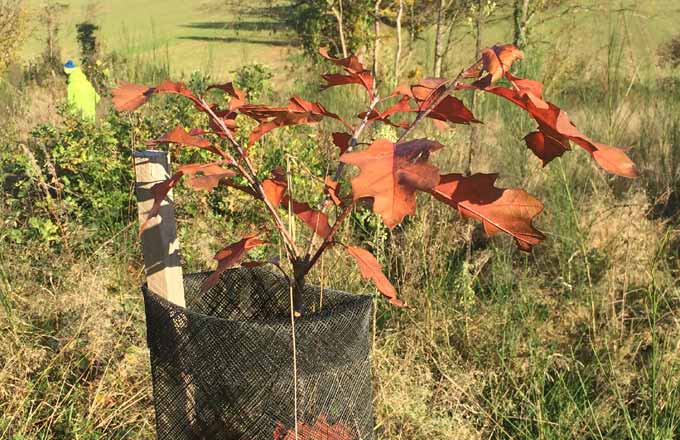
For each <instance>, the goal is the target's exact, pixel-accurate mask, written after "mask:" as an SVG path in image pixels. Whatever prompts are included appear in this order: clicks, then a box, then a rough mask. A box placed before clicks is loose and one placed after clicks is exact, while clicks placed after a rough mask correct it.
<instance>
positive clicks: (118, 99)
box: [111, 82, 155, 112]
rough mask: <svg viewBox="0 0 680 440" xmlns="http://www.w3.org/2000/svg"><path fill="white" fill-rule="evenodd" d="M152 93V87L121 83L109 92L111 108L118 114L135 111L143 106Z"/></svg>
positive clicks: (153, 90)
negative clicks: (111, 96) (111, 101)
mask: <svg viewBox="0 0 680 440" xmlns="http://www.w3.org/2000/svg"><path fill="white" fill-rule="evenodd" d="M154 92H155V89H154V88H153V87H147V86H143V85H139V84H133V83H129V82H121V83H120V84H119V85H118V87H116V88H115V89H113V90H112V91H111V93H112V94H113V106H114V107H115V109H116V110H117V111H119V112H122V111H132V110H135V109H137V108H139V107H141V106H142V105H143V104H145V103H146V102H147V101H148V100H149V98H151V95H153V94H154Z"/></svg>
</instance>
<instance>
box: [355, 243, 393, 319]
mask: <svg viewBox="0 0 680 440" xmlns="http://www.w3.org/2000/svg"><path fill="white" fill-rule="evenodd" d="M344 248H345V250H346V251H347V253H348V254H350V255H351V256H352V258H354V261H356V263H357V265H358V266H359V270H360V271H361V275H362V276H363V277H364V278H366V279H368V280H371V281H372V282H373V284H374V285H375V287H376V288H377V289H378V291H379V292H380V293H381V294H383V295H384V296H385V297H386V298H388V299H389V300H390V303H391V304H393V305H395V306H397V307H406V303H405V302H403V301H402V300H400V299H399V298H397V291H396V289H395V288H394V286H393V285H392V283H391V282H390V280H388V279H387V277H386V276H385V274H383V273H382V269H381V268H380V263H378V260H376V258H375V257H374V256H373V254H371V253H370V252H368V251H367V250H366V249H362V248H359V247H355V246H344Z"/></svg>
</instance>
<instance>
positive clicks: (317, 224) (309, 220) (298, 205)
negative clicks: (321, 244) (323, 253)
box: [281, 196, 331, 238]
mask: <svg viewBox="0 0 680 440" xmlns="http://www.w3.org/2000/svg"><path fill="white" fill-rule="evenodd" d="M281 203H282V204H283V205H282V206H283V207H284V208H286V207H290V210H291V211H292V212H293V214H294V215H295V216H296V217H297V218H299V219H300V220H301V221H302V223H304V224H305V225H306V226H307V227H308V228H309V229H311V230H312V232H314V233H315V234H317V235H318V236H319V237H321V238H326V237H328V235H329V234H330V233H331V226H330V223H329V222H328V216H327V215H326V214H325V213H323V212H321V211H317V210H316V209H314V208H312V207H311V206H309V204H308V203H305V202H298V201H296V200H292V199H290V198H289V197H288V196H284V197H283V199H282V200H281Z"/></svg>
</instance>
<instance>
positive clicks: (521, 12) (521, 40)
mask: <svg viewBox="0 0 680 440" xmlns="http://www.w3.org/2000/svg"><path fill="white" fill-rule="evenodd" d="M513 18H514V20H515V37H514V41H513V43H514V45H515V46H517V47H519V48H520V49H521V48H523V47H525V46H526V45H527V21H528V18H529V0H515V6H514V11H513Z"/></svg>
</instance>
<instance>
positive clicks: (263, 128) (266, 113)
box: [238, 96, 352, 146]
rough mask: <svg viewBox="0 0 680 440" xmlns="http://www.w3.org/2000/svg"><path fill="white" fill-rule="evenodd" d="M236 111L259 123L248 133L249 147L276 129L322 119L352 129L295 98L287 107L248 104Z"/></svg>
mask: <svg viewBox="0 0 680 440" xmlns="http://www.w3.org/2000/svg"><path fill="white" fill-rule="evenodd" d="M238 111H239V112H240V113H243V114H245V115H247V116H249V117H251V118H253V119H255V120H256V121H258V122H259V123H260V124H259V125H258V126H256V127H255V128H254V129H253V131H252V132H251V133H250V138H249V139H248V145H249V146H251V145H253V144H254V143H255V142H257V141H258V140H259V139H260V138H261V137H262V136H264V135H265V134H267V133H269V132H270V131H272V130H274V129H276V128H279V127H287V126H291V125H300V124H309V123H313V122H319V121H321V120H322V119H323V118H324V117H327V118H332V119H337V120H338V121H340V122H342V123H343V124H344V125H345V126H346V127H348V128H350V129H351V128H352V127H351V125H349V124H348V123H347V122H345V121H344V120H343V119H342V118H340V117H339V116H338V115H336V114H335V113H331V112H329V111H328V110H326V108H325V107H324V106H323V105H321V104H319V103H318V102H310V101H306V100H304V99H302V98H300V97H297V96H293V97H292V98H290V101H289V102H288V106H287V107H269V106H265V105H253V104H249V105H244V106H242V107H240V108H239V109H238Z"/></svg>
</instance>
